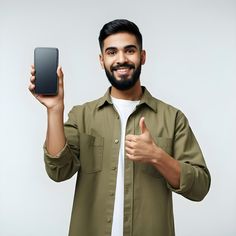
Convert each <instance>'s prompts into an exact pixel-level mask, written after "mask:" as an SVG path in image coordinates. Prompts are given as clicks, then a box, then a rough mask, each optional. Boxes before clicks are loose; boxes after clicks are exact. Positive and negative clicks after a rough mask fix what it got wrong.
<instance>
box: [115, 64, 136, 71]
mask: <svg viewBox="0 0 236 236" xmlns="http://www.w3.org/2000/svg"><path fill="white" fill-rule="evenodd" d="M122 68H129V69H135V66H134V65H132V64H129V63H123V64H119V65H116V66H112V67H111V71H114V70H118V69H122Z"/></svg>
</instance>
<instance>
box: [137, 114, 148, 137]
mask: <svg viewBox="0 0 236 236" xmlns="http://www.w3.org/2000/svg"><path fill="white" fill-rule="evenodd" d="M139 128H140V131H141V133H142V134H143V133H145V132H148V129H147V126H146V124H145V120H144V117H141V119H140V121H139Z"/></svg>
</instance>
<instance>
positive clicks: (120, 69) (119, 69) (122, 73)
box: [111, 65, 134, 79]
mask: <svg viewBox="0 0 236 236" xmlns="http://www.w3.org/2000/svg"><path fill="white" fill-rule="evenodd" d="M133 70H134V66H133V65H122V66H121V65H119V66H114V67H113V68H112V70H111V71H112V72H113V73H114V75H116V76H117V77H121V78H122V79H124V78H125V77H129V76H130V75H132V72H133Z"/></svg>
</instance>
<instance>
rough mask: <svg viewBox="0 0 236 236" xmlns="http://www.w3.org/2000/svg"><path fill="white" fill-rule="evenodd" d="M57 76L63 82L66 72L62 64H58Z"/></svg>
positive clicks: (60, 82)
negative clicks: (64, 72)
mask: <svg viewBox="0 0 236 236" xmlns="http://www.w3.org/2000/svg"><path fill="white" fill-rule="evenodd" d="M57 76H58V79H59V84H63V77H64V74H63V71H62V67H61V66H58V68H57Z"/></svg>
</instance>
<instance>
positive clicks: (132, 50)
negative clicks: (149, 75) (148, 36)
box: [126, 48, 135, 55]
mask: <svg viewBox="0 0 236 236" xmlns="http://www.w3.org/2000/svg"><path fill="white" fill-rule="evenodd" d="M126 53H127V54H129V55H132V54H134V53H135V49H134V48H128V49H127V50H126Z"/></svg>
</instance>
